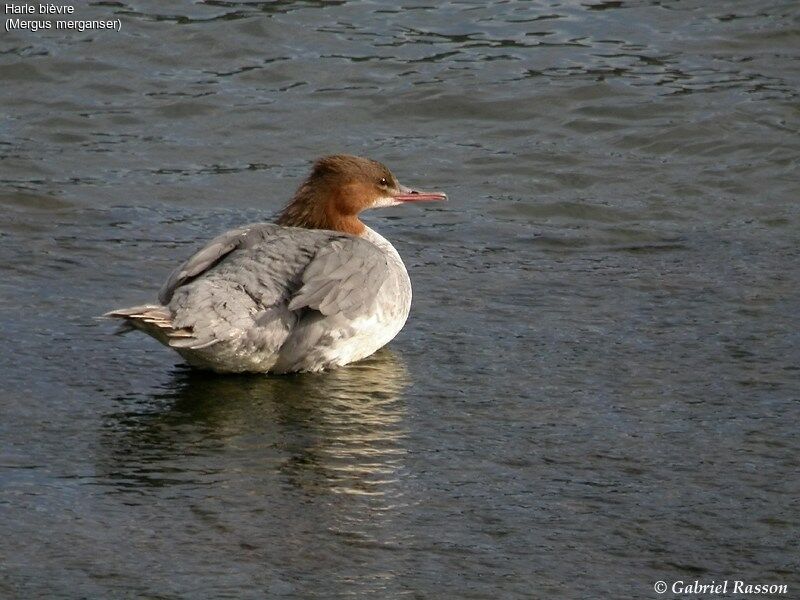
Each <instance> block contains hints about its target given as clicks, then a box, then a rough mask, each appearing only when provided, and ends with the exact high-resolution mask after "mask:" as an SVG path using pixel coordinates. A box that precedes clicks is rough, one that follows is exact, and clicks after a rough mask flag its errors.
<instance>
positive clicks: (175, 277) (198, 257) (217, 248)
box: [158, 223, 270, 304]
mask: <svg viewBox="0 0 800 600" xmlns="http://www.w3.org/2000/svg"><path fill="white" fill-rule="evenodd" d="M264 225H270V224H269V223H258V224H255V225H248V226H246V227H240V228H238V229H231V230H230V231H226V232H225V233H223V234H222V235H218V236H217V237H215V238H214V239H213V240H211V241H210V242H209V243H208V244H207V245H206V246H205V247H204V248H202V249H201V250H200V251H198V252H196V253H195V254H193V255H192V256H190V257H189V258H188V259H187V260H186V261H185V262H183V263H182V264H181V265H179V266H178V267H177V268H175V270H174V271H172V273H170V276H169V277H168V278H167V281H166V282H164V285H163V286H161V290H160V291H159V292H158V300H159V302H161V304H169V301H170V300H171V299H172V295H173V294H174V293H175V290H176V289H177V288H178V287H180V286H182V285H183V284H185V283H187V282H189V281H191V280H192V279H194V278H195V277H197V276H198V275H201V274H202V273H204V272H205V271H207V270H208V269H210V268H211V267H213V266H214V265H216V264H217V263H219V262H220V261H221V260H222V259H223V258H225V257H226V256H227V255H228V254H230V253H231V252H232V251H233V250H234V249H236V248H237V247H238V246H239V245H240V244H241V243H242V241H243V240H244V239H245V238H246V236H247V234H248V233H249V232H250V231H251V230H252V229H254V228H256V227H259V226H264Z"/></svg>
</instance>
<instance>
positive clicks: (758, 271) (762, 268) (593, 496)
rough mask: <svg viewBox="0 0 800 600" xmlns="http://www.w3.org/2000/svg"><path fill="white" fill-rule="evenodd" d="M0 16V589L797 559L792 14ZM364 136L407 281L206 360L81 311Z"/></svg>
mask: <svg viewBox="0 0 800 600" xmlns="http://www.w3.org/2000/svg"><path fill="white" fill-rule="evenodd" d="M74 6H75V8H76V14H75V18H81V19H92V18H94V19H97V18H103V17H107V18H119V19H120V20H121V22H122V30H121V32H97V31H86V32H84V33H78V32H63V31H55V30H51V31H39V32H36V33H31V32H19V31H17V32H12V33H6V32H5V31H4V32H3V33H2V34H0V78H1V79H2V81H3V85H2V87H1V88H0V99H1V101H0V112H2V121H0V124H1V125H0V208H1V209H2V215H3V218H2V219H1V220H0V270H1V271H2V276H1V277H0V336H1V337H2V350H0V373H2V377H3V386H2V388H3V390H2V392H0V406H1V407H2V416H1V417H0V440H1V441H2V454H1V455H0V465H2V470H0V514H2V518H1V519H0V556H1V560H0V596H2V597H9V598H38V597H58V598H130V597H147V598H170V599H172V598H212V597H214V598H273V597H290V598H337V597H354V598H600V597H604V598H606V597H607V598H648V597H654V596H655V593H654V592H653V584H654V582H655V581H657V580H665V581H667V582H670V583H671V582H673V581H675V580H686V581H694V580H700V581H702V582H710V581H711V580H716V581H722V580H725V579H729V580H733V579H744V580H750V581H752V582H754V583H759V582H760V583H782V584H787V585H788V586H789V590H790V595H791V594H792V593H796V591H797V589H798V586H800V579H799V578H798V558H797V557H798V556H800V548H798V542H797V539H798V535H797V531H798V521H800V517H798V510H797V496H798V492H800V489H799V488H798V483H797V472H798V467H800V459H798V456H800V442H798V439H800V438H798V435H797V422H798V418H800V406H799V405H798V391H800V386H799V385H798V375H799V373H798V358H800V352H799V351H798V347H799V345H800V335H799V334H798V331H800V310H798V309H800V301H799V298H798V283H799V282H800V261H798V258H799V257H798V253H799V252H800V250H798V248H800V244H799V243H798V242H800V230H799V229H798V223H799V221H798V218H800V214H799V212H800V211H799V209H798V185H797V182H798V176H797V170H796V165H797V158H798V150H800V138H798V135H797V133H798V83H799V82H800V68H798V64H799V63H798V62H797V58H798V47H799V46H798V41H800V40H799V39H798V30H797V22H798V16H799V13H798V10H797V6H796V3H793V2H770V1H767V0H758V1H755V0H753V1H750V0H742V1H739V2H735V3H733V2H730V3H728V2H707V1H700V0H696V1H694V0H682V1H677V0H662V1H628V0H623V1H621V2H617V1H614V2H611V1H609V2H594V1H591V0H586V1H585V2H572V1H566V2H564V1H562V2H536V3H534V2H522V1H516V2H515V1H506V2H501V1H494V2H467V1H465V2H455V1H454V2H427V1H426V0H416V1H413V2H411V1H408V2H404V3H395V2H383V1H380V2H379V1H375V2H367V1H363V2H355V1H342V0H339V1H330V2H324V1H306V2H300V1H298V2H291V1H276V2H232V1H231V2H228V1H225V2H223V1H221V0H214V1H212V0H208V1H205V2H187V1H177V0H176V1H174V2H170V3H163V2H157V1H155V0H152V1H145V0H139V1H126V2H121V1H120V2H95V3H81V2H76V3H75V4H74ZM340 151H344V152H351V153H356V154H362V155H368V156H370V157H373V158H377V159H379V160H382V161H383V162H385V163H386V164H388V165H389V166H390V167H391V168H392V169H393V171H394V172H395V173H396V174H397V176H398V177H399V178H400V180H401V181H402V182H405V183H406V184H414V185H419V186H420V187H428V188H436V189H443V190H445V191H447V192H448V193H449V195H450V198H451V200H450V202H449V203H447V204H446V205H436V206H434V205H427V206H425V207H402V208H396V209H389V210H386V211H381V212H376V213H374V214H372V215H370V216H369V217H368V222H369V223H370V224H371V225H373V226H374V227H375V228H376V229H378V230H379V231H381V232H382V233H383V234H384V235H386V236H387V237H388V238H389V239H391V240H393V241H394V242H395V244H396V246H397V248H398V250H399V251H400V253H401V255H402V256H403V257H404V258H405V260H406V263H407V265H408V267H409V271H410V273H411V278H412V281H413V284H414V290H415V302H414V306H413V308H412V313H411V317H410V320H409V322H408V324H407V326H406V328H405V329H404V331H403V332H402V333H401V334H400V335H399V336H398V338H397V339H396V340H395V341H394V342H393V343H392V344H391V345H390V346H389V347H388V348H387V349H386V350H384V351H382V352H380V353H379V354H378V355H376V356H375V357H373V358H372V359H369V360H368V361H366V362H364V363H363V364H359V365H353V366H351V367H348V368H346V369H342V370H339V371H336V372H331V373H327V374H322V375H297V376H290V377H275V378H272V377H213V376H209V375H204V374H201V373H195V372H192V371H190V370H188V369H186V368H185V367H184V366H182V365H181V363H180V361H179V360H178V357H177V355H174V354H173V353H170V352H168V351H167V350H165V349H163V348H161V347H160V346H158V345H157V344H156V343H155V342H153V341H152V340H150V339H148V338H146V337H145V336H135V335H131V336H127V337H114V336H113V335H111V330H112V328H111V327H110V326H108V325H107V324H104V323H101V322H97V321H95V320H94V317H95V316H96V315H98V314H101V313H102V312H104V311H106V310H109V309H112V308H116V307H120V306H126V305H130V304H134V303H139V302H143V301H149V300H151V299H152V298H153V297H154V293H155V290H157V288H158V287H159V286H160V284H161V282H162V280H163V279H164V277H165V276H166V274H167V273H168V272H169V270H170V269H171V268H172V266H174V265H175V263H176V262H177V261H178V260H180V259H182V258H183V257H184V256H186V255H187V253H189V252H190V251H191V249H192V248H194V247H195V246H196V245H197V244H198V243H200V242H201V241H202V240H205V239H208V238H209V237H210V236H212V235H214V234H216V233H218V232H220V231H221V230H224V229H226V228H228V227H232V226H235V225H239V224H242V223H246V222H250V221H253V220H260V219H265V218H268V217H269V216H270V215H271V214H272V213H274V212H275V211H276V210H277V209H278V208H279V207H280V206H281V205H282V204H283V202H284V201H285V200H286V199H287V198H288V197H289V195H290V194H291V193H292V191H293V189H294V187H295V186H296V185H297V183H298V180H299V178H300V177H302V176H303V174H304V173H305V172H306V170H307V168H308V164H309V161H310V160H311V159H312V158H314V157H316V156H319V155H322V154H327V153H331V152H340Z"/></svg>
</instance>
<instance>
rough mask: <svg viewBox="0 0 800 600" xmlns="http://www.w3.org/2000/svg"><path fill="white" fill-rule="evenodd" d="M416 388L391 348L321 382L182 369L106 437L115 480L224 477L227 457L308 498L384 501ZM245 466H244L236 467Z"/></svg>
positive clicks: (114, 423)
mask: <svg viewBox="0 0 800 600" xmlns="http://www.w3.org/2000/svg"><path fill="white" fill-rule="evenodd" d="M407 384H408V373H407V371H406V369H405V367H404V365H403V363H402V362H401V361H400V359H398V358H397V356H395V355H394V354H393V353H392V352H391V351H390V350H388V349H385V350H382V351H380V352H378V353H376V354H375V355H373V356H372V357H371V358H369V359H367V360H365V361H362V362H360V363H357V364H354V365H350V366H348V367H347V368H342V369H338V370H334V371H330V372H325V373H319V374H313V373H308V374H298V375H292V376H282V377H268V376H218V375H214V374H210V373H205V372H201V371H194V370H188V369H187V370H180V371H178V372H176V373H175V377H174V380H173V382H171V384H170V386H169V387H168V388H167V389H166V390H165V391H163V392H159V393H157V394H154V395H151V396H149V397H147V398H144V399H138V401H135V402H133V407H132V409H131V406H130V404H131V403H130V400H134V399H132V398H129V399H124V398H123V399H121V402H122V403H123V404H125V403H126V402H127V403H128V405H127V407H126V410H125V411H124V412H118V413H115V414H114V415H111V419H110V422H109V423H108V424H107V427H106V429H105V432H106V436H105V438H106V441H108V442H109V447H111V448H113V450H112V457H113V459H112V462H113V463H114V464H113V468H114V470H115V471H116V476H117V477H118V478H119V479H120V480H127V483H128V484H129V485H134V486H135V485H138V486H147V485H152V486H162V485H168V484H169V483H171V482H181V481H187V480H191V479H192V477H193V476H197V475H203V473H206V474H210V473H213V472H214V471H215V465H218V467H219V468H221V469H224V466H225V465H224V464H221V463H220V461H223V459H224V462H227V467H229V468H233V467H238V468H244V465H249V467H250V468H254V469H256V470H263V469H273V470H276V471H277V472H279V473H282V474H283V475H284V477H285V480H286V481H287V482H288V483H290V484H292V485H295V486H297V487H300V488H303V489H304V490H307V491H308V492H313V491H314V490H315V489H317V490H318V491H319V490H321V489H326V490H329V491H333V492H342V493H348V494H367V495H369V494H381V493H383V490H382V486H383V485H384V484H386V483H388V482H390V481H391V480H392V477H393V475H392V474H393V473H394V472H395V471H396V470H397V468H398V467H399V465H400V463H401V461H402V456H403V454H404V448H403V444H402V441H403V438H404V435H405V429H404V424H403V417H404V412H405V411H404V407H403V401H402V391H403V389H404V388H405V387H406V385H407ZM200 457H204V458H205V459H206V461H205V467H201V466H200V465H199V464H197V463H199V461H197V460H195V459H198V458H200ZM236 458H239V459H241V460H242V461H243V463H242V464H238V465H237V464H231V463H235V460H236ZM176 463H182V464H183V465H184V466H185V471H183V472H181V469H180V467H179V465H178V464H176ZM167 465H168V468H167ZM108 466H109V467H111V466H112V465H108Z"/></svg>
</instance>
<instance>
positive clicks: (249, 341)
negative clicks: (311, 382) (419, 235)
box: [104, 155, 447, 373]
mask: <svg viewBox="0 0 800 600" xmlns="http://www.w3.org/2000/svg"><path fill="white" fill-rule="evenodd" d="M446 199H447V196H446V195H445V194H443V193H441V192H422V191H418V190H413V189H410V188H407V187H405V186H402V185H400V183H399V182H398V181H397V179H396V178H395V176H394V175H392V173H391V171H389V169H387V168H386V167H385V166H384V165H382V164H381V163H379V162H377V161H374V160H370V159H367V158H361V157H357V156H347V155H334V156H327V157H325V158H321V159H319V160H317V161H316V162H315V163H314V166H313V168H312V170H311V173H310V174H309V176H308V177H307V178H306V180H305V181H304V182H303V183H302V185H301V186H300V187H299V188H298V190H297V192H296V193H295V195H294V197H293V199H292V200H291V202H289V204H288V205H287V206H286V207H285V208H284V209H283V211H282V212H281V213H280V214H279V216H278V218H277V220H276V221H275V223H255V224H252V225H247V226H245V227H241V228H239V229H233V230H231V231H228V232H226V233H223V234H222V235H220V236H218V237H216V238H214V239H213V240H211V241H210V242H209V243H208V245H206V246H205V247H204V248H203V249H201V250H200V251H199V252H197V253H196V254H194V255H193V256H191V257H190V258H189V259H188V260H187V261H186V262H184V263H183V264H181V265H180V266H179V267H178V268H176V269H175V270H174V271H173V272H172V274H171V275H170V276H169V278H168V279H167V281H166V283H165V284H164V285H163V286H162V288H161V291H160V292H159V294H158V300H159V302H160V304H147V305H143V306H135V307H132V308H124V309H120V310H114V311H111V312H109V313H106V315H104V316H107V317H116V318H120V319H124V320H125V322H126V323H127V325H128V326H129V328H136V329H141V330H142V331H144V332H145V333H148V334H150V335H151V336H153V337H154V338H156V339H157V340H158V341H160V342H161V343H163V344H164V345H166V346H169V347H170V348H173V349H174V350H176V351H177V352H178V353H179V354H180V355H181V356H182V357H183V358H184V359H185V360H186V361H187V362H188V363H189V364H191V365H193V366H197V367H201V368H206V369H211V370H213V371H217V372H220V373H244V372H254V373H290V372H295V371H321V370H324V369H327V368H330V367H337V366H343V365H346V364H348V363H351V362H354V361H357V360H360V359H362V358H366V357H367V356H369V355H371V354H373V353H374V352H375V351H376V350H378V349H379V348H381V347H383V346H384V345H386V344H387V343H389V341H391V340H392V338H394V337H395V336H396V335H397V333H398V332H399V331H400V330H401V329H402V328H403V325H404V324H405V322H406V319H407V318H408V311H409V309H410V307H411V281H410V280H409V278H408V272H407V271H406V268H405V265H404V264H403V261H402V260H401V258H400V255H399V254H398V253H397V250H395V249H394V247H393V246H392V245H391V244H390V243H389V242H388V241H387V240H386V239H385V238H384V237H383V236H381V235H379V234H378V233H376V232H375V231H373V230H372V229H370V228H369V227H367V226H366V225H364V223H362V222H361V220H360V219H359V218H358V215H359V213H360V212H361V211H362V210H365V209H368V208H378V207H383V206H394V205H397V204H402V203H405V202H420V201H434V200H446Z"/></svg>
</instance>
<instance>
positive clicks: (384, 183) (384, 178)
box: [378, 177, 389, 187]
mask: <svg viewBox="0 0 800 600" xmlns="http://www.w3.org/2000/svg"><path fill="white" fill-rule="evenodd" d="M378 184H379V185H382V186H384V187H387V186H388V185H389V182H388V181H387V180H386V177H381V180H380V181H379V182H378Z"/></svg>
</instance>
